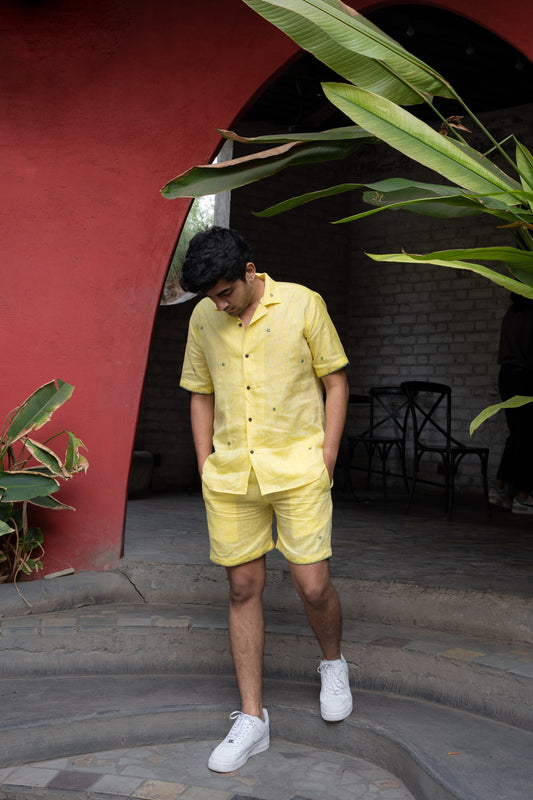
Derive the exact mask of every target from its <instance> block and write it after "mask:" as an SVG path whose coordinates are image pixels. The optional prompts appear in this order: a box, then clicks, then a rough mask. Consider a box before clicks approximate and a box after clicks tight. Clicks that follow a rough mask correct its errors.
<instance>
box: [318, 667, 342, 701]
mask: <svg viewBox="0 0 533 800" xmlns="http://www.w3.org/2000/svg"><path fill="white" fill-rule="evenodd" d="M317 672H319V673H320V675H321V676H322V677H323V680H324V689H325V690H326V692H327V693H328V694H340V692H342V691H343V689H344V676H343V670H342V665H341V666H335V665H334V664H328V663H327V662H325V663H323V664H320V665H319V666H318V667H317Z"/></svg>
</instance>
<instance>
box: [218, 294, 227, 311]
mask: <svg viewBox="0 0 533 800" xmlns="http://www.w3.org/2000/svg"><path fill="white" fill-rule="evenodd" d="M216 304H217V308H218V310H219V311H225V310H226V308H228V306H229V302H228V301H227V300H225V299H224V298H223V297H218V298H217V300H216Z"/></svg>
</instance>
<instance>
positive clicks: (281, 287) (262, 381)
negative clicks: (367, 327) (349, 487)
mask: <svg viewBox="0 0 533 800" xmlns="http://www.w3.org/2000/svg"><path fill="white" fill-rule="evenodd" d="M257 277H258V278H259V279H260V280H263V281H264V282H265V291H264V294H263V297H262V298H261V300H260V302H259V305H258V306H257V308H256V309H255V312H254V315H253V317H252V319H251V321H250V324H249V325H248V328H245V327H244V325H243V324H242V322H241V320H240V319H239V318H238V317H231V316H230V315H228V314H226V312H224V311H218V310H217V308H216V307H215V305H214V303H213V301H212V300H210V299H209V298H204V299H203V300H201V301H200V302H199V303H198V304H197V305H196V307H195V308H194V310H193V313H192V315H191V319H190V323H189V335H188V339H187V347H186V351H185V359H184V364H183V371H182V376H181V382H180V386H182V387H183V388H184V389H187V390H188V391H190V392H197V393H199V394H212V393H213V392H214V395H215V418H214V435H213V446H214V452H213V453H212V454H211V455H210V456H209V458H208V459H207V461H206V462H205V465H204V469H203V473H202V480H203V481H204V482H205V484H206V485H207V486H208V487H209V488H210V489H211V490H212V491H216V492H228V493H230V494H246V490H247V487H248V478H249V475H250V468H251V467H252V466H253V469H254V471H255V474H256V476H257V480H258V483H259V487H260V489H261V493H262V494H268V493H270V492H277V491H281V490H283V489H291V488H294V487H296V486H303V485H305V484H306V483H310V482H311V481H313V480H315V479H316V478H318V477H319V476H320V474H321V473H322V471H323V469H324V458H323V444H324V400H323V384H322V382H321V380H320V378H322V377H324V376H325V375H329V374H330V373H331V372H336V371H337V370H339V369H342V368H343V367H345V366H346V365H347V363H348V360H347V358H346V354H345V352H344V350H343V347H342V344H341V342H340V339H339V336H338V334H337V331H336V330H335V328H334V326H333V323H332V321H331V319H330V317H329V315H328V312H327V310H326V305H325V303H324V301H323V300H322V298H321V297H320V295H318V294H317V293H316V292H313V291H311V290H310V289H307V288H306V287H305V286H300V285H298V284H294V283H277V282H276V281H273V280H272V278H270V277H269V276H268V275H267V274H266V273H262V274H258V275H257Z"/></svg>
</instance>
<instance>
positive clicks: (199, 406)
mask: <svg viewBox="0 0 533 800" xmlns="http://www.w3.org/2000/svg"><path fill="white" fill-rule="evenodd" d="M214 419H215V395H214V394H197V393H196V392H192V393H191V427H192V438H193V440H194V449H195V450H196V460H197V462H198V472H199V473H200V477H202V470H203V468H204V463H205V460H206V458H207V457H208V456H209V455H211V453H212V451H213V423H214Z"/></svg>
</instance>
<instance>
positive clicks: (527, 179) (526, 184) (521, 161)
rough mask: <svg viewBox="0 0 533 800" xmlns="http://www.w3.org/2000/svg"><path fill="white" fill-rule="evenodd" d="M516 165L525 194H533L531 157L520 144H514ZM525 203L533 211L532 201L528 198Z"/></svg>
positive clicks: (532, 157)
mask: <svg viewBox="0 0 533 800" xmlns="http://www.w3.org/2000/svg"><path fill="white" fill-rule="evenodd" d="M516 163H517V166H518V169H519V171H520V180H521V182H522V188H523V189H524V191H526V192H533V156H532V155H531V153H530V152H529V150H528V149H527V147H524V145H523V144H520V142H517V143H516ZM527 202H528V203H529V207H530V209H531V210H532V211H533V200H532V199H531V198H528V201H527Z"/></svg>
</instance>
